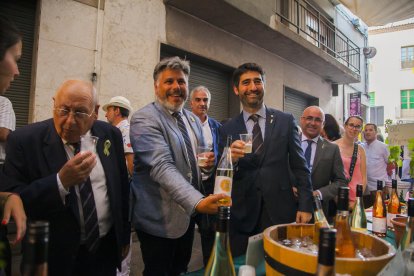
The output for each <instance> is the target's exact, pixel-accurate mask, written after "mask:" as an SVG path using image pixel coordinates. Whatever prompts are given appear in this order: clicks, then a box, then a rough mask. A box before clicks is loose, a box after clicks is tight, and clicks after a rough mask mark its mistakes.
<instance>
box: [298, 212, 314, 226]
mask: <svg viewBox="0 0 414 276" xmlns="http://www.w3.org/2000/svg"><path fill="white" fill-rule="evenodd" d="M311 218H312V213H307V212H301V211H298V212H297V213H296V223H308V222H309V221H310V220H311Z"/></svg>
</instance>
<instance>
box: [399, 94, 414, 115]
mask: <svg viewBox="0 0 414 276" xmlns="http://www.w3.org/2000/svg"><path fill="white" fill-rule="evenodd" d="M403 109H414V89H411V90H401V110H403Z"/></svg>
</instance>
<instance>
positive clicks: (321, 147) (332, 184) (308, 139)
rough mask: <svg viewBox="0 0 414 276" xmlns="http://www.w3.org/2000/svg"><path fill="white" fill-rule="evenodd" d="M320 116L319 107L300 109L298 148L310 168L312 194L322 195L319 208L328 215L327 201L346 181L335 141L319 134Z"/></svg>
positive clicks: (331, 198) (332, 197) (321, 111)
mask: <svg viewBox="0 0 414 276" xmlns="http://www.w3.org/2000/svg"><path fill="white" fill-rule="evenodd" d="M324 118H325V114H324V112H323V110H322V109H321V108H320V107H318V106H309V107H307V108H306V109H305V110H304V111H303V114H302V116H301V118H300V127H301V128H302V135H301V140H302V149H303V151H304V152H305V159H306V162H307V164H308V167H309V169H310V170H311V178H312V184H313V190H314V191H313V194H314V195H319V197H320V198H321V199H322V206H323V211H324V213H325V215H326V216H328V215H329V212H328V204H329V203H330V202H329V201H331V200H333V199H334V198H335V197H336V196H337V194H338V188H339V187H340V186H345V187H346V186H347V181H346V178H345V175H344V166H343V164H342V159H341V154H340V152H339V147H338V145H337V144H334V143H331V142H329V141H327V140H325V139H323V138H322V137H321V136H320V134H321V131H322V128H323V122H324ZM293 177H295V176H294V175H293ZM294 189H296V188H294ZM331 206H332V203H331Z"/></svg>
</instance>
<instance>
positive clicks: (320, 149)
mask: <svg viewBox="0 0 414 276" xmlns="http://www.w3.org/2000/svg"><path fill="white" fill-rule="evenodd" d="M323 150H324V141H323V139H322V138H321V137H320V136H319V138H318V143H317V144H316V152H315V158H314V159H313V166H312V174H313V172H314V171H315V169H316V167H317V166H318V163H319V160H320V159H321V158H322V155H323Z"/></svg>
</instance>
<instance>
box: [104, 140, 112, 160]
mask: <svg viewBox="0 0 414 276" xmlns="http://www.w3.org/2000/svg"><path fill="white" fill-rule="evenodd" d="M110 147H111V141H109V140H106V141H105V143H104V154H105V155H106V156H109V153H110V152H109V148H110Z"/></svg>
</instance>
